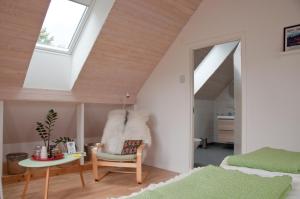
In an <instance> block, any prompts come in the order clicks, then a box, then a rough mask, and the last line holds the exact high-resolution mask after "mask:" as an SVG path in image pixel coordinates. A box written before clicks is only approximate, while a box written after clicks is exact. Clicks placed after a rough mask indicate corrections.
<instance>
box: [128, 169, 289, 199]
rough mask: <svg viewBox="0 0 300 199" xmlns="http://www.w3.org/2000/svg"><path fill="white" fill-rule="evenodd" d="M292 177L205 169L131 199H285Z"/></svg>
mask: <svg viewBox="0 0 300 199" xmlns="http://www.w3.org/2000/svg"><path fill="white" fill-rule="evenodd" d="M291 181H292V179H291V177H289V176H277V177H273V178H264V177H260V176H257V175H249V174H244V173H241V172H238V171H231V170H225V169H222V168H219V167H215V166H207V167H204V168H202V169H200V170H198V171H195V172H193V173H192V174H191V175H189V176H187V177H185V178H183V179H181V180H179V181H175V182H171V183H170V184H165V185H163V186H161V187H157V188H155V189H154V190H145V191H143V192H141V193H139V194H138V195H136V196H132V197H130V198H131V199H284V198H286V195H287V193H288V192H289V191H290V190H291Z"/></svg>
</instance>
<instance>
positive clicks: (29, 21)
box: [0, 0, 50, 87]
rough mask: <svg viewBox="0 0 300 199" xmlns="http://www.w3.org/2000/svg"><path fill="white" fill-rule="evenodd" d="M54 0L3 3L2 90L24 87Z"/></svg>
mask: <svg viewBox="0 0 300 199" xmlns="http://www.w3.org/2000/svg"><path fill="white" fill-rule="evenodd" d="M49 3H50V0H39V1H36V0H26V1H24V0H13V1H11V0H0V87H22V86H23V82H24V79H25V76H26V72H27V68H28V65H29V62H30V59H31V55H32V52H33V50H34V47H35V43H36V41H37V38H38V35H39V32H40V29H41V27H42V23H43V20H44V17H45V15H46V12H47V9H48V6H49Z"/></svg>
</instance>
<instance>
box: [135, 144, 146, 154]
mask: <svg viewBox="0 0 300 199" xmlns="http://www.w3.org/2000/svg"><path fill="white" fill-rule="evenodd" d="M144 148H145V144H144V143H143V144H141V145H140V146H139V147H138V148H137V150H136V155H137V156H142V153H143V150H144Z"/></svg>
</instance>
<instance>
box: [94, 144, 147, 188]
mask: <svg viewBox="0 0 300 199" xmlns="http://www.w3.org/2000/svg"><path fill="white" fill-rule="evenodd" d="M103 147H104V144H100V143H97V144H96V147H94V148H93V150H92V165H93V175H94V179H95V181H99V180H100V179H101V178H103V177H104V176H105V175H103V176H102V177H99V173H98V172H99V171H98V167H119V168H135V169H136V171H135V172H126V173H136V181H137V183H139V184H141V183H142V154H143V150H144V147H145V145H144V144H143V143H142V144H141V145H140V146H139V147H138V149H137V153H136V154H133V155H114V154H108V153H103V152H101V148H103ZM114 172H118V171H114Z"/></svg>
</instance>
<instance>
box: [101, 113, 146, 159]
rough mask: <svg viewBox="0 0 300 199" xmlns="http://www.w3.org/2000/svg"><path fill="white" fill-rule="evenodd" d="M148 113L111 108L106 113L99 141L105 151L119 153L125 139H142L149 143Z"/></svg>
mask: <svg viewBox="0 0 300 199" xmlns="http://www.w3.org/2000/svg"><path fill="white" fill-rule="evenodd" d="M148 120H149V115H148V114H147V113H145V112H142V111H134V110H112V111H110V112H109V114H108V120H107V122H106V125H105V128H104V132H103V136H102V139H101V143H103V144H105V145H104V146H105V147H104V150H105V152H106V153H111V154H121V152H122V149H123V145H124V141H125V140H143V143H144V144H146V145H148V146H150V145H151V135H150V129H149V127H148V126H147V124H146V123H147V121H148Z"/></svg>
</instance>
